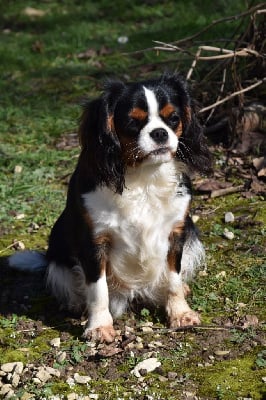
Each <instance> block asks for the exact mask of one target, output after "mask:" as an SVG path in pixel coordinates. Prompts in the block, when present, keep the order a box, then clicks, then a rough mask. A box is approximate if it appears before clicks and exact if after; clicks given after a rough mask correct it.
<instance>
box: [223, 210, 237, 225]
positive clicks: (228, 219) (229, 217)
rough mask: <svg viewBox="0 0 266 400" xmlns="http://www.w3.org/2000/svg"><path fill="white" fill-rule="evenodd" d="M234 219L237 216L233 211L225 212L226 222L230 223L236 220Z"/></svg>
mask: <svg viewBox="0 0 266 400" xmlns="http://www.w3.org/2000/svg"><path fill="white" fill-rule="evenodd" d="M234 220H235V216H234V214H233V213H232V212H231V211H229V212H226V213H225V214H224V222H226V223H229V222H234Z"/></svg>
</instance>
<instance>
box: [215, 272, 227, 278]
mask: <svg viewBox="0 0 266 400" xmlns="http://www.w3.org/2000/svg"><path fill="white" fill-rule="evenodd" d="M215 277H216V278H225V277H226V271H221V272H219V273H218V274H216V275H215Z"/></svg>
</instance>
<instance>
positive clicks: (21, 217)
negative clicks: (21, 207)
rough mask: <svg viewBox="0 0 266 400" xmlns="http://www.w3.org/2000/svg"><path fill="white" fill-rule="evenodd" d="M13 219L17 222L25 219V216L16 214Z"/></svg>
mask: <svg viewBox="0 0 266 400" xmlns="http://www.w3.org/2000/svg"><path fill="white" fill-rule="evenodd" d="M15 218H16V219H18V220H20V219H23V218H25V214H23V213H20V214H17V215H16V216H15Z"/></svg>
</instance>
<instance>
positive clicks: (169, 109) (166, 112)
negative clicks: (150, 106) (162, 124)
mask: <svg viewBox="0 0 266 400" xmlns="http://www.w3.org/2000/svg"><path fill="white" fill-rule="evenodd" d="M174 111H175V107H174V106H173V105H172V104H171V103H167V104H166V105H165V106H164V107H163V108H162V109H161V110H160V115H161V117H163V118H168V117H169V116H170V115H171V114H172V113H173V112H174Z"/></svg>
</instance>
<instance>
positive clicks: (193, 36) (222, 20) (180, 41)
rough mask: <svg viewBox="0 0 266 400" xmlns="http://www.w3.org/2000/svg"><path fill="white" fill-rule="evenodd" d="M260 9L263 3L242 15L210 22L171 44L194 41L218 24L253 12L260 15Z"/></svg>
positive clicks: (263, 5)
mask: <svg viewBox="0 0 266 400" xmlns="http://www.w3.org/2000/svg"><path fill="white" fill-rule="evenodd" d="M262 7H265V3H260V4H258V5H257V6H255V7H252V8H250V9H249V10H248V11H245V12H243V13H241V14H238V15H232V16H230V17H226V18H220V19H217V20H215V21H212V22H211V23H210V24H209V25H207V26H206V27H205V28H203V29H202V30H200V31H199V32H197V33H195V34H194V35H191V36H187V37H186V38H184V39H180V40H177V41H175V42H173V44H180V43H184V42H188V41H191V40H193V39H195V38H196V37H198V36H200V35H201V34H202V33H204V32H206V31H207V30H209V29H210V28H212V27H213V26H215V25H217V24H220V23H222V22H226V21H234V20H237V19H239V18H242V17H246V16H247V15H250V14H252V13H255V12H258V11H259V13H260V12H261V11H264V10H260V8H262Z"/></svg>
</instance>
